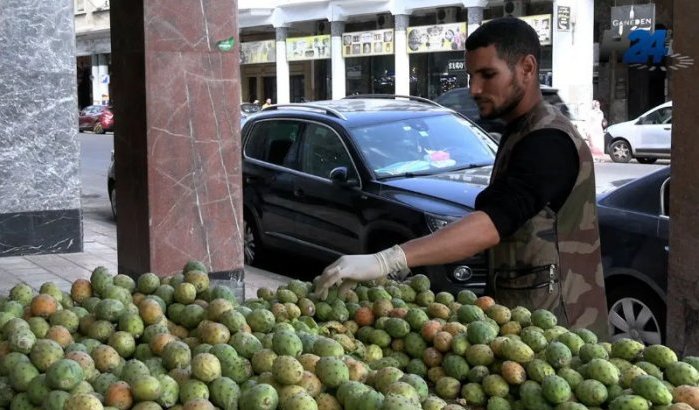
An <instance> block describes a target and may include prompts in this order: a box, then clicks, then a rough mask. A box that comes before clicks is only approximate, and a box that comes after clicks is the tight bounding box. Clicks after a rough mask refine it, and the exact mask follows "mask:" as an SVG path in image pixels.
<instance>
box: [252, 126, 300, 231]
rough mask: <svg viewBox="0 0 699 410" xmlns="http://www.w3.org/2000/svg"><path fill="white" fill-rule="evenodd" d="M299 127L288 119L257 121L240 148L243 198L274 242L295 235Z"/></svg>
mask: <svg viewBox="0 0 699 410" xmlns="http://www.w3.org/2000/svg"><path fill="white" fill-rule="evenodd" d="M303 127H304V123H303V122H302V121H297V120H290V119H276V118H275V119H268V120H263V121H259V122H258V123H256V124H255V125H254V126H253V128H252V130H251V131H250V136H249V137H248V138H247V141H246V142H245V146H244V148H243V150H244V151H243V152H244V162H243V182H244V193H243V196H244V200H245V201H246V203H248V204H249V205H250V206H251V207H252V208H253V209H255V212H256V214H257V219H258V223H259V229H260V230H261V231H262V232H263V233H264V234H265V235H266V236H268V237H271V238H272V239H276V240H278V241H288V240H291V239H292V238H294V237H296V233H295V231H296V222H295V214H296V206H297V198H296V197H295V196H294V184H295V182H294V181H295V179H296V178H298V176H299V172H298V161H297V153H298V141H299V138H300V136H301V133H302V130H303Z"/></svg>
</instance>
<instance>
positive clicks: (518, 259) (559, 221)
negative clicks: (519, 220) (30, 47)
mask: <svg viewBox="0 0 699 410" xmlns="http://www.w3.org/2000/svg"><path fill="white" fill-rule="evenodd" d="M543 128H553V129H558V130H561V131H563V132H565V133H566V134H568V135H569V136H570V138H571V139H572V140H573V142H574V143H575V146H576V147H577V150H578V158H579V161H580V162H579V171H578V176H577V179H576V180H575V186H574V187H573V190H572V192H571V193H570V195H569V196H568V198H567V199H566V201H565V203H564V204H563V206H562V207H561V209H560V210H559V211H558V212H554V211H553V210H552V209H551V208H550V207H549V206H548V205H547V206H546V207H544V209H542V210H541V211H540V212H539V213H538V214H537V215H535V216H534V217H533V218H531V219H530V220H529V221H527V222H526V223H525V224H524V225H523V226H522V227H520V228H519V229H518V230H517V231H516V232H515V233H514V234H512V235H511V236H509V237H506V238H501V242H500V243H499V244H498V245H497V246H495V247H494V248H492V249H491V251H490V262H491V264H490V266H491V276H490V288H491V292H493V293H494V296H495V300H497V301H498V303H501V304H503V305H506V306H509V307H514V306H517V305H521V306H524V307H526V308H529V309H531V310H534V309H540V308H544V309H548V310H551V311H553V312H554V313H555V314H556V316H557V318H558V323H559V324H560V325H562V326H567V327H584V328H588V329H590V330H592V331H594V332H595V333H596V334H597V335H599V336H600V340H605V339H606V338H607V333H608V328H607V302H606V296H605V292H604V277H603V273H602V262H601V257H600V243H599V229H598V226H597V208H596V201H595V175H594V166H593V165H594V164H593V161H592V156H591V154H590V150H589V148H588V146H587V144H586V143H585V141H584V140H583V139H582V138H581V137H580V135H579V134H578V132H577V131H576V130H575V128H574V127H573V125H572V124H571V123H570V121H569V120H568V119H567V118H566V117H564V116H563V114H561V112H560V111H559V110H558V109H557V108H555V107H553V106H551V105H549V104H546V103H543V102H542V103H540V104H539V105H537V106H536V107H534V109H532V110H531V111H530V112H529V113H528V114H526V117H525V118H523V119H522V123H521V126H520V128H519V129H518V130H516V131H514V132H510V133H509V134H506V135H505V136H503V139H502V141H503V145H501V146H500V148H499V150H498V154H497V157H496V160H495V165H494V167H493V174H492V177H491V181H494V180H497V178H498V176H499V175H501V174H502V173H504V172H506V171H507V167H508V164H509V161H510V155H511V153H512V149H513V148H514V146H515V145H516V144H517V143H518V142H519V141H520V140H522V139H523V138H524V137H525V136H526V135H528V134H530V133H531V132H533V131H535V130H539V129H543Z"/></svg>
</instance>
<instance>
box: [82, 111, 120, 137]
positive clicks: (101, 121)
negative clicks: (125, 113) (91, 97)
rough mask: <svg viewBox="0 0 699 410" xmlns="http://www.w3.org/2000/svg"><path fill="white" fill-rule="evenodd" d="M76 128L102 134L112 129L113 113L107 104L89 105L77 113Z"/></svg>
mask: <svg viewBox="0 0 699 410" xmlns="http://www.w3.org/2000/svg"><path fill="white" fill-rule="evenodd" d="M78 129H79V130H80V131H83V130H90V131H92V132H94V133H95V134H104V133H105V132H107V131H113V130H114V113H113V112H112V107H111V106H108V105H89V106H87V107H85V108H83V109H82V110H81V111H80V113H79V114H78Z"/></svg>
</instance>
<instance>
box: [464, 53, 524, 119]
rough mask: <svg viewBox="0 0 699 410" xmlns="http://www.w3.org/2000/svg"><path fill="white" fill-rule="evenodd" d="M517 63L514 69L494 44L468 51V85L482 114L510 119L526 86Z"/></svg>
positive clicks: (482, 116) (483, 115) (488, 116)
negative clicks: (500, 54) (500, 55)
mask: <svg viewBox="0 0 699 410" xmlns="http://www.w3.org/2000/svg"><path fill="white" fill-rule="evenodd" d="M518 65H519V64H517V65H516V66H515V67H513V69H510V67H509V66H508V65H507V61H505V60H503V59H501V58H499V57H498V53H497V51H496V49H495V46H494V45H490V46H488V47H480V48H477V49H475V50H473V51H468V52H466V70H467V71H468V73H469V75H470V80H469V87H470V91H471V95H472V96H473V99H474V100H475V101H476V104H477V105H478V110H479V111H480V114H481V118H484V119H496V118H502V119H504V120H506V121H507V120H510V119H512V118H510V115H509V114H511V113H512V111H514V109H515V108H516V107H517V105H518V104H519V102H520V101H521V100H522V98H523V97H524V86H523V85H522V81H521V74H520V73H519V70H518Z"/></svg>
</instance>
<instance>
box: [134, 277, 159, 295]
mask: <svg viewBox="0 0 699 410" xmlns="http://www.w3.org/2000/svg"><path fill="white" fill-rule="evenodd" d="M158 286H160V278H159V277H158V275H156V274H155V273H150V272H148V273H144V274H143V275H140V276H139V277H138V279H137V280H136V288H137V289H138V291H139V292H140V293H143V294H144V295H150V294H151V293H153V292H155V291H156V289H158Z"/></svg>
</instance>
